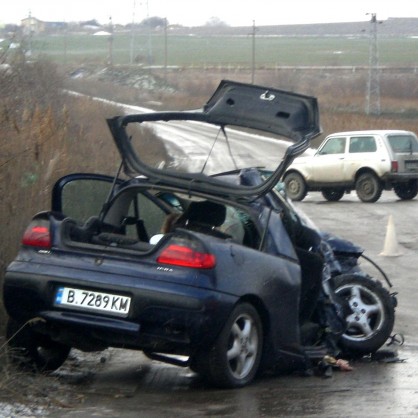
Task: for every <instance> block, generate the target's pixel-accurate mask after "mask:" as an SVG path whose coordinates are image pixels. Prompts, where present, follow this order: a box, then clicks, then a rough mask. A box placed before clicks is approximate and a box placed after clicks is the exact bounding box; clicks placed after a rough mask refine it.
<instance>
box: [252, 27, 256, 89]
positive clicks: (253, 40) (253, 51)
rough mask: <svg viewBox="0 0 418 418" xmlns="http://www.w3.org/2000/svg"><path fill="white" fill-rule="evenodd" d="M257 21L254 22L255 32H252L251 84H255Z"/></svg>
mask: <svg viewBox="0 0 418 418" xmlns="http://www.w3.org/2000/svg"><path fill="white" fill-rule="evenodd" d="M256 30H257V29H256V27H255V20H253V32H252V58H251V84H254V78H255V32H256Z"/></svg>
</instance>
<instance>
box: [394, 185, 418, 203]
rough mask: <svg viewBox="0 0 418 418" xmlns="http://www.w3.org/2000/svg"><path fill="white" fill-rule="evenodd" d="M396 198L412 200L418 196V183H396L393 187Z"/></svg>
mask: <svg viewBox="0 0 418 418" xmlns="http://www.w3.org/2000/svg"><path fill="white" fill-rule="evenodd" d="M393 191H394V192H395V194H396V196H398V197H399V199H402V200H411V199H413V198H414V197H415V196H416V195H417V194H418V181H417V180H410V181H408V182H406V183H396V184H394V185H393Z"/></svg>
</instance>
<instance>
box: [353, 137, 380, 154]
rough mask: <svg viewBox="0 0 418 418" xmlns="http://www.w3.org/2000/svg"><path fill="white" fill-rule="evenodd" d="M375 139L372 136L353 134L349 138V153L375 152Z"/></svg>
mask: <svg viewBox="0 0 418 418" xmlns="http://www.w3.org/2000/svg"><path fill="white" fill-rule="evenodd" d="M376 150H377V147H376V141H375V139H374V137H373V136H353V137H351V138H350V148H349V152H350V153H357V152H376Z"/></svg>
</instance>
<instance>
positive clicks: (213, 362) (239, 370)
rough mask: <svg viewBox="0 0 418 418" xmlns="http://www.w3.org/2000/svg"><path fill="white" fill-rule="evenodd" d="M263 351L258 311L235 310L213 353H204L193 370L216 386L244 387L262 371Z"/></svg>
mask: <svg viewBox="0 0 418 418" xmlns="http://www.w3.org/2000/svg"><path fill="white" fill-rule="evenodd" d="M262 351H263V327H262V324H261V320H260V316H259V314H258V313H257V310H256V309H255V308H254V307H253V306H252V305H250V304H248V303H242V304H239V305H237V306H236V307H235V309H234V310H233V312H232V313H231V315H230V317H229V319H228V321H227V322H226V324H225V326H224V328H223V329H222V331H221V333H220V335H219V336H218V338H217V340H216V342H215V344H214V345H213V347H212V348H211V349H210V350H209V351H205V350H204V351H201V352H200V353H199V354H198V355H197V356H196V357H195V358H194V359H193V361H192V366H191V368H192V369H193V370H195V371H197V372H199V373H201V374H202V375H203V377H204V378H205V379H206V380H207V381H208V382H209V383H210V384H212V385H214V386H217V387H222V388H234V387H242V386H245V385H246V384H248V383H250V382H251V381H252V380H253V379H254V377H255V375H256V373H257V371H258V368H259V365H260V360H261V354H262Z"/></svg>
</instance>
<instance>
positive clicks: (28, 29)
mask: <svg viewBox="0 0 418 418" xmlns="http://www.w3.org/2000/svg"><path fill="white" fill-rule="evenodd" d="M21 28H22V32H23V34H24V35H39V34H40V33H45V32H59V31H62V30H64V29H66V28H67V23H65V22H43V21H42V20H39V19H37V18H36V17H32V16H29V17H26V18H25V19H22V20H21Z"/></svg>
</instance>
